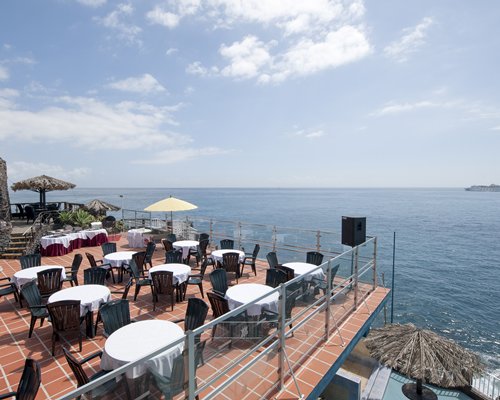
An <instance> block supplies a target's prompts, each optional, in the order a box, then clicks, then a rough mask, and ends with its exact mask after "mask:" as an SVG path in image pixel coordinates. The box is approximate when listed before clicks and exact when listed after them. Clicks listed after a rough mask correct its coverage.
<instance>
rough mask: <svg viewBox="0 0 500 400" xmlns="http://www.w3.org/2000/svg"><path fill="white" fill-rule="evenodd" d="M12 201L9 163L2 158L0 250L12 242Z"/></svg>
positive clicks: (0, 166)
mask: <svg viewBox="0 0 500 400" xmlns="http://www.w3.org/2000/svg"><path fill="white" fill-rule="evenodd" d="M9 203H10V199H9V188H8V186H7V163H6V162H5V161H4V160H2V159H1V158H0V250H2V249H4V248H5V247H7V245H8V244H9V241H10V232H11V230H12V224H11V222H10V206H9Z"/></svg>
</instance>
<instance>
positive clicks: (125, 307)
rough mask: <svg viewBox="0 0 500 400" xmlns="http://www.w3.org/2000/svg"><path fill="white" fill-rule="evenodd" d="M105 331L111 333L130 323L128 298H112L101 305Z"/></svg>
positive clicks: (100, 309) (100, 310)
mask: <svg viewBox="0 0 500 400" xmlns="http://www.w3.org/2000/svg"><path fill="white" fill-rule="evenodd" d="M99 312H100V313H101V318H102V323H103V324H104V332H105V333H106V334H107V335H111V334H112V333H113V332H114V331H116V330H117V329H120V328H121V327H122V326H125V325H128V324H130V306H129V302H128V300H123V299H120V300H112V301H108V302H107V303H103V304H101V306H100V307H99Z"/></svg>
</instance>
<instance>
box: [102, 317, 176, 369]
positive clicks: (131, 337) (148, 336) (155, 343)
mask: <svg viewBox="0 0 500 400" xmlns="http://www.w3.org/2000/svg"><path fill="white" fill-rule="evenodd" d="M182 337H184V331H183V330H182V328H181V327H180V326H179V325H177V324H174V323H173V322H170V321H161V320H148V321H138V322H134V323H132V324H129V325H125V326H124V327H122V328H120V329H118V330H116V331H115V332H113V333H112V334H111V335H110V336H109V337H108V339H107V340H106V343H105V344H104V351H103V354H102V358H101V368H102V369H105V370H112V369H116V368H118V367H121V366H122V365H125V364H127V363H129V362H131V361H134V360H137V359H139V358H141V357H145V356H147V355H148V354H150V353H151V352H153V351H155V350H158V349H160V348H162V347H165V346H168V345H169V344H170V343H172V342H173V341H175V340H178V339H180V338H182ZM183 349H184V342H181V343H180V344H179V345H177V346H174V347H172V348H169V349H168V350H166V351H165V352H163V353H161V354H160V355H158V356H156V357H155V358H153V359H150V360H148V361H146V362H145V363H144V364H139V365H136V366H135V367H133V368H132V369H129V370H128V371H127V372H126V375H127V377H129V378H137V377H139V376H141V375H143V374H144V373H145V372H146V370H147V368H148V367H149V368H154V369H155V371H156V372H158V373H159V374H161V375H163V376H170V373H171V372H172V366H173V361H174V359H175V357H177V356H178V355H180V354H181V353H182V350H183Z"/></svg>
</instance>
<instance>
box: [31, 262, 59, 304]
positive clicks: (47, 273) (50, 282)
mask: <svg viewBox="0 0 500 400" xmlns="http://www.w3.org/2000/svg"><path fill="white" fill-rule="evenodd" d="M61 273H62V269H61V268H49V269H45V270H43V271H40V272H37V274H36V276H37V282H38V289H39V290H40V294H41V296H42V297H44V298H45V297H49V296H50V295H52V294H54V293H55V292H58V291H59V290H61V286H62V281H61Z"/></svg>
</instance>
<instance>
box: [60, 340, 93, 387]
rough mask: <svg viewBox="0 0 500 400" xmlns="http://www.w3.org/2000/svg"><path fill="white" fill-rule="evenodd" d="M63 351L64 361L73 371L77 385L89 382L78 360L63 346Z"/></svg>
mask: <svg viewBox="0 0 500 400" xmlns="http://www.w3.org/2000/svg"><path fill="white" fill-rule="evenodd" d="M63 351H64V356H65V357H66V361H67V363H68V365H69V367H70V368H71V371H73V374H74V375H75V378H76V381H77V382H78V387H80V386H83V385H85V384H86V383H89V382H90V379H89V377H88V376H87V374H86V373H85V370H84V369H83V367H82V365H81V364H80V363H79V362H78V360H77V359H76V358H75V357H74V356H73V354H71V353H70V352H69V351H68V350H67V349H66V347H63Z"/></svg>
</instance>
